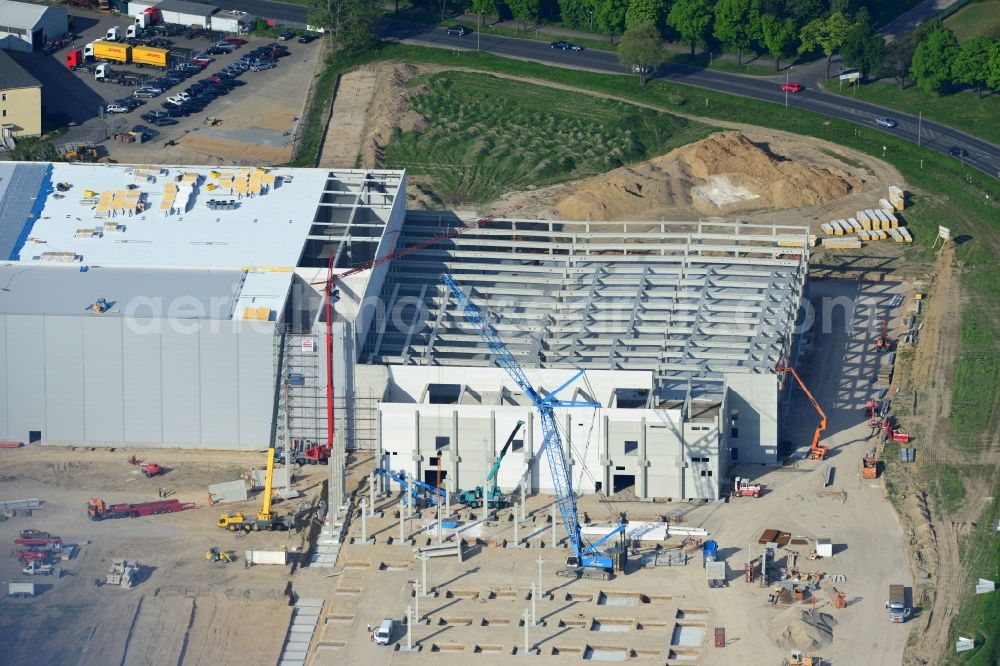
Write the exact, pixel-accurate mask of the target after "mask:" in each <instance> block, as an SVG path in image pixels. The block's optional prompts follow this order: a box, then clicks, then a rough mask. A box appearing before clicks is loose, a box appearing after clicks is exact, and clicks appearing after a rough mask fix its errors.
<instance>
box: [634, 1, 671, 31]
mask: <svg viewBox="0 0 1000 666" xmlns="http://www.w3.org/2000/svg"><path fill="white" fill-rule="evenodd" d="M666 17H667V3H666V0H630V2H629V3H628V9H627V10H626V11H625V28H626V30H627V29H628V28H631V27H632V26H634V25H638V24H640V23H648V24H649V25H651V26H653V27H654V28H656V30H657V32H659V30H660V27H661V26H662V25H663V24H664V22H665V21H666Z"/></svg>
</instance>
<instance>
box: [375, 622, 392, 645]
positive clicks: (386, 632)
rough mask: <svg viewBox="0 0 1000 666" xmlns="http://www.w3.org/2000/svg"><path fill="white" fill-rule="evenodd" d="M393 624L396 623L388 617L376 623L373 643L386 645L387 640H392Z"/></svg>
mask: <svg viewBox="0 0 1000 666" xmlns="http://www.w3.org/2000/svg"><path fill="white" fill-rule="evenodd" d="M395 625H396V623H395V622H394V621H393V620H391V619H390V618H385V619H384V620H382V623H381V624H379V625H378V629H376V630H375V643H377V644H378V645H388V644H389V641H391V640H392V632H393V629H394V628H395Z"/></svg>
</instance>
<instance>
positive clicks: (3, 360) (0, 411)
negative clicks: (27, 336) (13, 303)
mask: <svg viewBox="0 0 1000 666" xmlns="http://www.w3.org/2000/svg"><path fill="white" fill-rule="evenodd" d="M0 368H3V369H4V376H3V377H2V378H0V438H3V439H8V440H13V439H16V440H18V441H20V439H21V438H20V436H17V435H15V434H14V433H12V432H11V422H10V418H9V416H8V415H9V413H10V412H9V411H8V409H7V407H8V405H7V396H8V392H7V382H8V381H10V378H9V377H8V376H7V373H8V372H9V368H10V364H9V363H8V362H7V317H6V315H2V314H0Z"/></svg>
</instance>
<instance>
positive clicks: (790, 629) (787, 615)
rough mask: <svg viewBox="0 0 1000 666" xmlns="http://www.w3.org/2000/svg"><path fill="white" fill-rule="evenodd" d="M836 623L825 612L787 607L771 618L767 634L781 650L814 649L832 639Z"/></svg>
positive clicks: (828, 642) (827, 643)
mask: <svg viewBox="0 0 1000 666" xmlns="http://www.w3.org/2000/svg"><path fill="white" fill-rule="evenodd" d="M836 624H837V620H836V619H834V617H833V616H832V615H829V614H827V613H820V612H819V611H816V610H813V609H809V610H802V609H800V608H789V609H788V610H786V611H784V612H783V613H781V614H780V615H778V616H776V617H775V618H774V619H773V620H771V629H770V632H769V636H770V637H771V640H772V641H774V644H775V645H777V646H778V647H779V648H781V649H783V650H790V649H794V650H804V651H810V650H816V649H818V648H821V647H823V646H824V645H829V644H830V643H831V642H832V641H833V627H834V626H835V625H836Z"/></svg>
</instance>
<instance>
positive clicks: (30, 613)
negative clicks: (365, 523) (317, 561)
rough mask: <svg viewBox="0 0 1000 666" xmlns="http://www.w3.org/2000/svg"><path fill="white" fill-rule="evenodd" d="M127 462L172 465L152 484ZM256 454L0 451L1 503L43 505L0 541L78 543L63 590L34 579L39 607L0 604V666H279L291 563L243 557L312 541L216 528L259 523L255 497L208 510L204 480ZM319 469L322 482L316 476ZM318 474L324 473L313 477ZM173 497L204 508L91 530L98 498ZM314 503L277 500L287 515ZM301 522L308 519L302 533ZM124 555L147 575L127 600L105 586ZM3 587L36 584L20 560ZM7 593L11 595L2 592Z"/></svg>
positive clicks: (254, 461) (249, 462)
mask: <svg viewBox="0 0 1000 666" xmlns="http://www.w3.org/2000/svg"><path fill="white" fill-rule="evenodd" d="M130 455H136V456H138V457H139V458H144V457H145V458H148V459H150V460H154V461H156V462H157V463H159V464H161V465H164V466H165V467H167V469H168V472H167V473H166V474H165V475H163V476H160V477H154V478H152V479H146V478H145V477H143V475H142V474H141V473H140V472H139V469H138V468H137V467H135V466H133V465H129V464H128V463H127V462H126V460H127V458H128V457H129V456H130ZM262 458H263V457H262V456H261V455H260V454H259V453H241V452H231V451H230V452H212V451H180V450H163V449H159V450H156V451H136V450H126V449H118V450H114V451H112V450H88V449H82V448H80V449H77V450H72V449H69V448H57V447H41V446H32V447H26V448H23V449H20V450H5V451H4V452H3V454H2V455H0V497H3V498H4V499H15V498H29V497H37V498H40V499H42V500H43V501H44V505H43V507H42V508H41V509H38V510H35V511H34V515H32V516H31V517H20V516H19V517H16V518H12V519H10V520H7V521H6V522H3V523H0V544H3V545H5V546H6V547H7V548H8V549H12V548H13V540H14V539H15V538H17V534H18V532H19V530H22V529H29V528H33V529H40V530H45V531H48V532H50V533H53V534H58V535H59V536H61V537H62V538H63V540H64V541H65V542H67V543H78V544H80V551H79V554H78V556H77V557H76V558H75V559H73V560H71V561H68V562H63V563H62V568H63V569H64V574H63V576H62V577H61V578H60V579H59V580H53V579H51V578H47V577H46V578H41V577H40V578H38V579H36V580H35V582H36V583H38V584H39V585H40V587H41V590H42V593H41V594H40V595H39V596H38V597H36V598H34V599H30V598H29V599H10V598H3V599H0V634H2V635H3V636H4V637H5V638H4V649H3V650H0V664H12V665H13V664H24V663H46V664H57V663H72V664H86V665H93V666H106V665H107V664H128V665H131V664H182V663H184V664H231V663H235V661H234V657H233V655H239V659H238V661H239V663H246V664H260V665H261V666H263V665H265V664H272V665H273V664H275V663H276V662H277V659H278V655H279V653H280V649H281V644H282V641H283V639H284V635H285V631H286V629H287V625H288V618H289V617H290V614H291V610H290V608H289V607H288V604H287V600H286V598H285V594H284V592H285V586H286V585H287V584H288V582H289V581H290V580H291V577H290V573H289V570H288V568H287V567H267V566H255V567H253V568H251V569H249V570H246V569H244V567H243V559H244V558H243V552H244V551H245V550H246V549H248V548H265V549H267V548H280V547H287V548H288V549H289V550H295V549H300V548H301V547H302V545H303V541H304V532H303V531H302V530H301V529H300V530H298V531H293V532H288V533H267V532H261V533H253V534H250V535H248V536H246V537H243V536H238V535H235V534H232V533H230V532H227V531H224V530H221V529H219V528H218V527H216V526H215V521H216V520H217V518H218V515H219V513H220V512H221V511H224V510H242V511H245V512H250V513H253V512H255V511H256V509H257V504H258V502H259V500H251V501H248V502H245V503H241V504H237V505H226V506H225V507H209V506H206V499H207V489H206V486H207V484H209V483H216V482H220V481H227V480H232V479H236V478H240V476H241V475H242V474H243V473H244V471H245V470H247V469H249V468H251V467H260V464H261V460H262ZM325 470H326V468H325V467H322V468H318V467H317V468H304V470H303V471H304V472H305V473H306V474H305V476H304V477H303V478H302V480H301V481H299V482H297V483H296V485H295V487H296V488H298V489H300V490H303V491H305V492H307V493H309V494H311V495H315V492H316V489H317V488H318V483H319V481H318V477H321V476H322V474H323V473H324V472H325ZM310 473H311V474H312V475H313V476H310ZM317 475H318V476H317ZM160 487H164V488H167V489H168V490H169V491H170V492H171V493H172V494H171V497H175V498H177V499H178V500H180V501H182V502H195V503H197V505H198V507H197V508H196V509H193V510H190V511H184V512H182V513H175V514H170V515H159V516H150V517H145V518H131V519H124V520H110V521H102V522H91V521H90V520H88V519H87V514H86V503H87V500H88V499H90V498H91V497H101V498H103V499H105V500H106V501H109V502H122V501H133V502H135V501H145V500H151V499H156V497H157V491H158V488H160ZM310 501H311V498H310V497H308V496H307V497H305V498H303V499H300V500H295V501H293V502H289V503H283V502H282V503H279V504H278V505H277V507H276V508H277V510H278V511H280V512H284V511H289V510H291V509H292V508H296V507H298V506H300V505H307V504H308V503H309V502H310ZM304 524H305V523H303V525H304ZM211 546H218V547H221V548H225V549H230V550H235V551H236V553H237V556H238V560H237V561H236V562H235V563H232V564H221V563H212V562H209V561H206V560H205V557H204V555H205V552H206V551H207V550H208V548H209V547H211ZM115 559H127V560H130V561H131V560H138V561H139V562H140V563H142V564H143V565H145V567H146V572H147V574H146V577H145V579H144V580H142V581H141V583H140V584H139V585H138V586H137V587H135V588H133V589H130V590H125V589H121V588H115V587H110V586H107V585H100V584H99V583H101V582H103V581H104V579H105V574H106V572H107V570H108V567H109V566H110V564H111V562H112V561H113V560H115ZM0 580H4V581H20V580H23V581H28V580H30V579H29V577H28V576H24V575H22V574H21V573H20V570H19V565H18V564H17V562H16V560H14V559H13V558H8V557H3V558H0ZM5 591H6V590H5Z"/></svg>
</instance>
